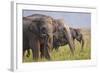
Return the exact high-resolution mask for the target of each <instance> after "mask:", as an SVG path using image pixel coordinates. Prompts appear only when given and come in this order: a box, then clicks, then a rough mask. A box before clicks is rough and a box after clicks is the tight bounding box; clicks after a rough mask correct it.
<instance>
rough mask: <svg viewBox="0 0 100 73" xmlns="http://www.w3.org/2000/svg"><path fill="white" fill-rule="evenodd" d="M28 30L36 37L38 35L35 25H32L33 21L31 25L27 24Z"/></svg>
mask: <svg viewBox="0 0 100 73" xmlns="http://www.w3.org/2000/svg"><path fill="white" fill-rule="evenodd" d="M28 30H29V31H30V32H31V33H33V34H36V35H38V34H39V29H38V28H37V24H36V22H35V23H34V21H31V23H30V24H29V27H28Z"/></svg>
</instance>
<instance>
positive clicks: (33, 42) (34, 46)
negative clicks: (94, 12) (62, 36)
mask: <svg viewBox="0 0 100 73" xmlns="http://www.w3.org/2000/svg"><path fill="white" fill-rule="evenodd" d="M30 47H31V49H32V54H33V59H34V60H35V61H38V59H39V50H40V43H39V40H38V39H37V38H35V39H34V38H33V39H31V40H30Z"/></svg>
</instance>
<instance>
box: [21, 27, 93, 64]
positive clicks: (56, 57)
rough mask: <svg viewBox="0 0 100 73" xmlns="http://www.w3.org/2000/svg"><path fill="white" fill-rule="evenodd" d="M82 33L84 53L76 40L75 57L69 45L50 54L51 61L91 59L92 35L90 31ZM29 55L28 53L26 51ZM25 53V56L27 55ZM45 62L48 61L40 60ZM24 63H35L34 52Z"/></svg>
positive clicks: (25, 58)
mask: <svg viewBox="0 0 100 73" xmlns="http://www.w3.org/2000/svg"><path fill="white" fill-rule="evenodd" d="M82 33H83V35H84V40H85V44H84V48H83V52H80V50H81V45H80V43H79V42H78V41H76V40H75V53H74V56H73V55H72V54H71V51H70V48H69V46H68V45H65V46H61V47H59V49H58V51H56V50H55V49H54V50H53V51H52V52H51V53H50V55H51V61H64V60H66V61H67V60H71V61H73V60H88V59H91V34H90V30H86V29H85V30H82ZM26 53H27V51H26ZM26 53H25V54H26ZM41 61H42V62H45V61H48V60H46V59H45V58H42V59H39V62H41ZM23 62H24V63H26V62H34V60H33V58H32V51H31V50H30V56H29V57H24V60H23Z"/></svg>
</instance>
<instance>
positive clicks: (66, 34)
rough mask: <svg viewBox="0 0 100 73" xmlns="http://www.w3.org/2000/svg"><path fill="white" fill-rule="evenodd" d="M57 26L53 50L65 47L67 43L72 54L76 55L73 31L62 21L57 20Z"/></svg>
mask: <svg viewBox="0 0 100 73" xmlns="http://www.w3.org/2000/svg"><path fill="white" fill-rule="evenodd" d="M56 24H58V25H57V31H56V32H54V35H53V48H55V49H56V48H57V49H58V48H59V46H62V45H64V44H65V43H64V42H66V43H67V44H68V45H69V47H70V50H71V53H72V54H73V55H74V48H75V47H74V45H73V38H72V36H71V33H70V32H71V31H70V29H69V26H68V25H67V24H65V22H64V21H63V20H61V19H59V20H56Z"/></svg>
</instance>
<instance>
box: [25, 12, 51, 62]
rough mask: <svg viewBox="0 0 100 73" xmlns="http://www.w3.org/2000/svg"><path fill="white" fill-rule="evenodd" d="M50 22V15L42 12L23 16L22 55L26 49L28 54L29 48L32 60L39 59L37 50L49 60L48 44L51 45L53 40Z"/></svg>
mask: <svg viewBox="0 0 100 73" xmlns="http://www.w3.org/2000/svg"><path fill="white" fill-rule="evenodd" d="M52 22H53V21H52V18H51V17H49V16H46V15H42V14H33V15H30V16H27V17H23V56H24V53H25V51H26V50H27V51H28V54H30V51H29V49H32V55H33V59H34V60H36V61H37V60H38V59H39V57H40V55H39V52H40V54H42V55H43V56H44V57H45V58H46V59H48V60H50V54H49V46H52V42H53V40H52V38H53V30H52V29H53V26H52ZM27 56H28V55H27Z"/></svg>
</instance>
